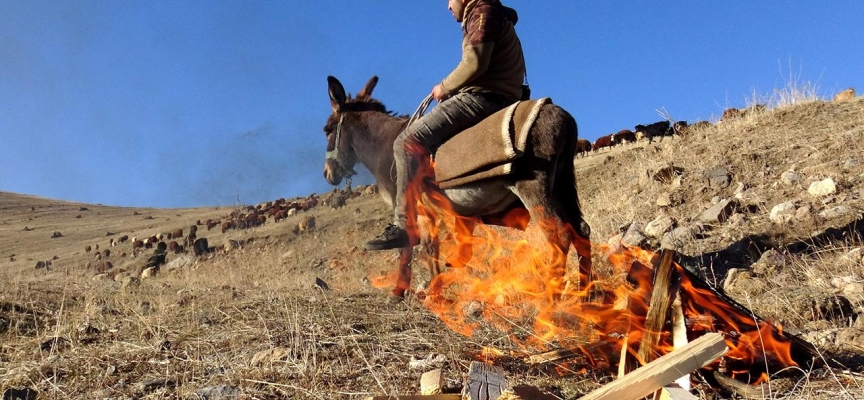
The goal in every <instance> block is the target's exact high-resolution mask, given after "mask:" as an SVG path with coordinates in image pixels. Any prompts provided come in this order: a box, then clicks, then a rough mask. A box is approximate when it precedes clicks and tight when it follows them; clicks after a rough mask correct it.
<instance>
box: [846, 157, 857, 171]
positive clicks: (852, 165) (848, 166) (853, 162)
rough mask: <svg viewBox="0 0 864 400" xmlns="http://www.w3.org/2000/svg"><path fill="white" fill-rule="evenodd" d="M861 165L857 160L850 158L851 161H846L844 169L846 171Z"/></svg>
mask: <svg viewBox="0 0 864 400" xmlns="http://www.w3.org/2000/svg"><path fill="white" fill-rule="evenodd" d="M860 164H861V162H859V161H858V159H857V158H850V159H848V160H846V162H845V163H843V168H844V169H852V168H855V167H857V166H858V165H860Z"/></svg>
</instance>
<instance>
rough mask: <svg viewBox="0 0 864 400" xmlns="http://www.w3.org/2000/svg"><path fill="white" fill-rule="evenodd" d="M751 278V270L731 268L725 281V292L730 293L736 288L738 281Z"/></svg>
mask: <svg viewBox="0 0 864 400" xmlns="http://www.w3.org/2000/svg"><path fill="white" fill-rule="evenodd" d="M750 277H751V276H750V270H748V269H746V268H729V271H726V278H725V279H723V292H724V293H729V292H730V291H732V290H733V289H734V288H735V286H736V285H735V283H736V281H737V280H739V279H749V278H750Z"/></svg>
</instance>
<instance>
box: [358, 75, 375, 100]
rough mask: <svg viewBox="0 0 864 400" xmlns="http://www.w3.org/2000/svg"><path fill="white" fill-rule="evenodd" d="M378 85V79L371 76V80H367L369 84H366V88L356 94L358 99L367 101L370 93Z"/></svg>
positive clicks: (370, 95)
mask: <svg viewBox="0 0 864 400" xmlns="http://www.w3.org/2000/svg"><path fill="white" fill-rule="evenodd" d="M377 84H378V77H377V76H373V77H372V79H369V82H366V86H364V87H363V90H361V91H360V93H357V98H358V99H368V98H371V97H372V91H373V90H375V85H377Z"/></svg>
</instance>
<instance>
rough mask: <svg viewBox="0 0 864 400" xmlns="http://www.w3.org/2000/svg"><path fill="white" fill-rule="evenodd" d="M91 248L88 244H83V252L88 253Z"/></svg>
mask: <svg viewBox="0 0 864 400" xmlns="http://www.w3.org/2000/svg"><path fill="white" fill-rule="evenodd" d="M91 250H93V248H92V247H90V246H84V252H85V253H88V254H89V253H90V251H91Z"/></svg>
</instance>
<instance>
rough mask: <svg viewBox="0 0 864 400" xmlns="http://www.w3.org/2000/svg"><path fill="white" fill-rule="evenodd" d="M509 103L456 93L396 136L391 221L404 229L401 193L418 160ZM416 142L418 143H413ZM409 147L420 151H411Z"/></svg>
mask: <svg viewBox="0 0 864 400" xmlns="http://www.w3.org/2000/svg"><path fill="white" fill-rule="evenodd" d="M511 104H513V101H512V100H508V99H506V98H504V97H501V96H498V95H493V94H485V93H458V94H456V95H454V96H452V97H450V98H448V99H446V100H444V101H442V102H441V103H440V104H438V105H437V106H436V107H435V108H433V109H432V110H431V111H430V112H429V113H428V114H426V115H424V116H422V117H420V119H418V120H417V121H416V122H414V123H413V124H411V126H408V127H407V128H406V129H405V130H404V131H403V132H402V133H400V134H399V136H398V137H396V141H395V142H393V156H394V159H395V164H396V199H395V204H393V206H394V212H393V220H394V221H393V223H394V224H395V225H396V226H399V227H400V228H402V229H405V227H406V222H407V218H408V217H407V212H406V207H407V204H406V200H407V199H406V197H405V192H406V191H407V189H408V185H410V184H411V182H412V181H413V180H414V178H415V177H414V175H415V173H416V172H417V166H418V163H419V162H421V161H422V160H424V159H425V157H427V156H429V154H430V153H432V152H433V151H434V150H435V149H436V148H437V147H438V146H440V145H441V144H442V143H444V142H445V141H447V139H450V138H451V137H453V136H455V135H456V134H457V133H459V132H462V131H464V130H465V129H468V128H470V127H472V126H474V125H476V124H477V123H479V122H480V121H482V120H483V119H485V118H486V117H488V116H490V115H492V114H494V113H496V112H498V111H500V110H501V109H503V108H504V107H507V106H509V105H511ZM417 145H419V146H417ZM413 149H418V150H421V151H423V153H419V154H418V153H414V152H413V151H414V150H413Z"/></svg>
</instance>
